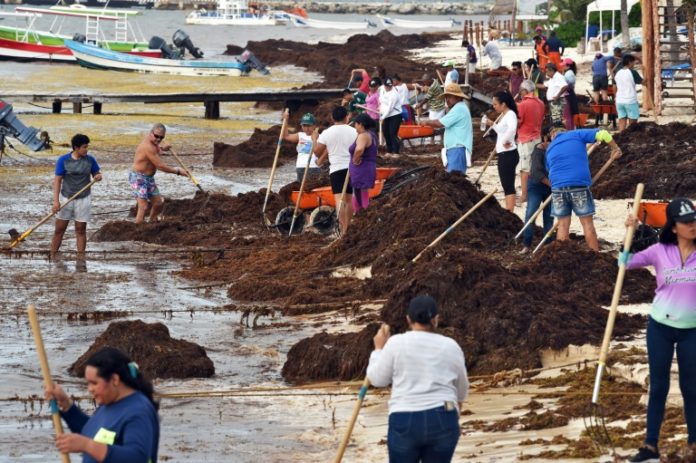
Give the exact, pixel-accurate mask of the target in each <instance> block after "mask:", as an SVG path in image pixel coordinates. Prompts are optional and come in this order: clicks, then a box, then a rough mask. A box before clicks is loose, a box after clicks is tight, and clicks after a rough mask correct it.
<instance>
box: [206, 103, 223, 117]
mask: <svg viewBox="0 0 696 463" xmlns="http://www.w3.org/2000/svg"><path fill="white" fill-rule="evenodd" d="M203 104H204V105H205V118H206V119H220V102H219V101H206V102H204V103H203Z"/></svg>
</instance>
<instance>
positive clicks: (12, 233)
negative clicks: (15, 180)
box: [8, 179, 97, 249]
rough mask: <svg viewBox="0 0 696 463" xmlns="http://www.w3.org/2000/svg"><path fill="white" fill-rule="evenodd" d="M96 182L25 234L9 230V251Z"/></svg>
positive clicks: (73, 196)
mask: <svg viewBox="0 0 696 463" xmlns="http://www.w3.org/2000/svg"><path fill="white" fill-rule="evenodd" d="M96 182H97V179H92V181H91V182H89V183H88V184H87V185H85V186H84V187H83V188H82V189H81V190H80V191H78V192H77V193H75V194H74V195H72V196H71V197H70V198H68V200H67V201H65V202H64V203H63V204H61V205H60V207H59V208H58V210H57V211H56V212H51V213H50V214H48V215H47V216H46V217H44V218H43V219H41V221H40V222H39V223H37V224H36V225H34V226H33V227H31V228H30V229H29V230H27V231H25V232H24V233H22V234H21V235H20V234H19V232H17V230H16V229H15V228H13V229H11V230H10V231H9V232H8V233H9V234H10V238H11V239H12V243H11V244H10V249H11V248H14V247H15V246H17V245H18V244H19V243H21V242H22V241H24V240H25V239H26V238H27V236H29V235H31V234H32V233H33V232H34V230H36V229H37V228H39V227H40V226H41V225H43V224H45V223H46V222H48V221H49V220H50V219H51V217H53V216H54V215H56V214H57V213H58V212H59V211H60V210H61V209H63V208H64V207H65V206H67V205H68V204H69V203H70V202H72V201H73V200H74V199H76V198H77V197H78V196H80V195H81V194H82V193H84V192H85V191H86V190H87V189H89V187H91V186H92V185H94V184H95V183H96Z"/></svg>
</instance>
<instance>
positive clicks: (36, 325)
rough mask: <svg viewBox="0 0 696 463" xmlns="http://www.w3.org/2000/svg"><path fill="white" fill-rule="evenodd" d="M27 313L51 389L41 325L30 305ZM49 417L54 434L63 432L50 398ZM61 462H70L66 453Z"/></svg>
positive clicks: (55, 405)
mask: <svg viewBox="0 0 696 463" xmlns="http://www.w3.org/2000/svg"><path fill="white" fill-rule="evenodd" d="M27 315H29V323H30V324H31V332H32V333H33V334H34V342H35V343H36V353H37V354H38V355H39V363H40V364H41V373H42V374H43V379H44V386H45V387H46V388H48V389H53V379H52V378H51V370H50V369H49V367H48V357H46V349H44V343H43V338H42V337H41V327H40V326H39V319H38V317H37V316H36V308H35V307H34V306H33V305H30V306H29V308H28V309H27ZM50 403H51V419H52V420H53V428H54V429H55V430H56V436H60V435H62V434H63V423H62V422H61V421H60V412H59V411H58V405H57V404H56V401H55V400H51V402H50ZM61 460H62V461H63V463H70V456H69V455H68V454H67V453H62V454H61Z"/></svg>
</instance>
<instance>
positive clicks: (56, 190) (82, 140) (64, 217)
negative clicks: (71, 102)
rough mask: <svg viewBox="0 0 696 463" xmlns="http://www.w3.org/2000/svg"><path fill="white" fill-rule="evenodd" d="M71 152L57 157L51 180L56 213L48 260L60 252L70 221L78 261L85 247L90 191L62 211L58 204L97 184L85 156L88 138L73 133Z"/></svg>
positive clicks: (96, 175)
mask: <svg viewBox="0 0 696 463" xmlns="http://www.w3.org/2000/svg"><path fill="white" fill-rule="evenodd" d="M71 145H72V151H71V152H69V153H68V154H64V155H63V156H61V157H59V158H58V161H56V169H55V177H54V178H53V208H52V209H53V212H54V213H56V229H55V232H54V233H53V240H52V241H51V258H54V257H55V254H56V253H57V252H58V250H59V249H60V245H61V243H62V242H63V235H64V234H65V230H67V228H68V224H69V223H70V221H71V220H73V221H75V239H76V240H77V252H78V261H79V260H81V259H84V253H85V249H86V247H87V222H89V219H90V217H91V213H92V196H91V190H92V189H91V188H87V189H86V190H85V191H83V192H82V193H80V194H79V195H78V196H77V198H76V199H74V200H73V201H72V202H70V203H69V204H67V205H66V206H65V207H64V208H63V209H61V208H60V205H61V203H65V202H66V201H67V200H68V199H69V198H70V197H72V196H74V195H75V194H77V193H78V192H80V190H81V189H82V188H84V187H86V186H87V185H88V184H89V182H90V181H92V178H94V179H95V180H97V181H101V179H102V175H101V173H100V171H99V164H97V160H96V159H95V158H94V157H93V156H92V155H89V154H87V150H88V149H89V137H88V136H87V135H82V134H79V133H78V134H77V135H75V136H74V137H72V140H71Z"/></svg>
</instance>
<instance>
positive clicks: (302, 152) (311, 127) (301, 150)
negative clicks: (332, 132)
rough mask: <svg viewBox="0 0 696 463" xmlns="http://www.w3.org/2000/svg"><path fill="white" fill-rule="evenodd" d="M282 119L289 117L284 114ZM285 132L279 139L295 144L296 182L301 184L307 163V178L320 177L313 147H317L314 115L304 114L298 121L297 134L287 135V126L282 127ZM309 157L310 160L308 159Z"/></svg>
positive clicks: (319, 169)
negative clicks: (298, 129)
mask: <svg viewBox="0 0 696 463" xmlns="http://www.w3.org/2000/svg"><path fill="white" fill-rule="evenodd" d="M283 117H284V119H286V120H287V119H288V118H289V115H288V114H287V113H286V114H284V116H283ZM283 128H284V129H285V131H284V132H283V133H282V135H281V138H282V139H283V140H285V141H287V142H290V143H297V162H296V163H295V172H296V173H297V181H298V182H301V181H302V179H303V178H304V175H305V167H307V162H308V161H309V168H308V169H307V178H311V177H319V176H321V168H320V167H319V166H318V165H317V155H316V154H314V147H315V146H316V145H317V137H318V136H319V134H318V133H317V126H316V120H315V119H314V114H312V113H306V114H305V115H304V116H302V119H300V129H301V130H300V131H299V132H297V133H290V134H289V133H288V124H287V123H285V124H284V125H283ZM310 156H311V158H310Z"/></svg>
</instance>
